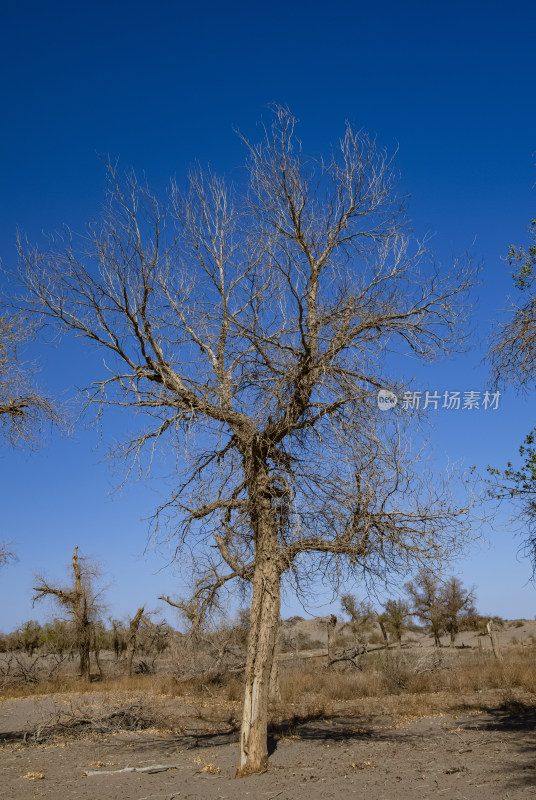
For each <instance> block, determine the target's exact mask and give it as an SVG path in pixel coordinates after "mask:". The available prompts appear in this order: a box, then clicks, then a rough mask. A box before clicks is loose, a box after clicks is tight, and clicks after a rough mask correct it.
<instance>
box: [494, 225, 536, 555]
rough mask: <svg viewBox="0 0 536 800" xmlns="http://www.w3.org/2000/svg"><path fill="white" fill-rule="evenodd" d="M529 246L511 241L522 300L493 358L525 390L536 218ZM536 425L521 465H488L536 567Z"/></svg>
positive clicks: (535, 306) (533, 339)
mask: <svg viewBox="0 0 536 800" xmlns="http://www.w3.org/2000/svg"><path fill="white" fill-rule="evenodd" d="M529 237H530V244H529V247H528V249H526V248H525V247H523V246H521V247H516V246H515V245H511V246H510V248H509V250H508V263H509V265H510V266H511V267H513V268H514V272H513V279H514V285H515V287H516V288H517V289H518V290H519V301H518V302H516V303H513V304H512V305H513V307H512V312H513V313H512V314H511V318H510V319H509V320H508V321H506V322H504V323H503V324H501V325H499V326H498V327H497V329H496V330H495V332H494V334H493V337H492V342H491V347H490V351H489V354H488V358H489V359H490V362H491V366H492V382H493V384H494V385H495V386H500V387H505V386H509V385H513V386H515V387H516V388H518V389H520V390H521V391H525V392H526V391H529V390H531V389H533V388H534V384H535V381H536V291H535V287H536V285H535V280H536V276H535V274H534V268H535V266H536V219H533V220H532V223H531V225H530V227H529ZM535 435H536V428H534V429H533V430H531V431H530V432H529V433H528V434H527V436H526V438H525V441H524V443H523V444H522V445H521V447H520V448H519V455H520V457H521V466H514V464H513V463H512V462H508V464H507V466H506V469H498V468H497V467H488V472H489V473H490V475H491V476H492V481H491V487H490V494H491V495H492V496H493V497H495V498H497V499H499V500H504V499H507V500H510V501H512V503H513V505H514V507H516V508H517V511H518V516H519V519H520V520H521V521H522V523H523V524H524V525H525V526H526V529H527V535H526V536H525V538H524V549H525V553H526V555H527V556H528V557H529V558H530V560H531V563H532V567H533V570H536V449H535V447H534V440H535Z"/></svg>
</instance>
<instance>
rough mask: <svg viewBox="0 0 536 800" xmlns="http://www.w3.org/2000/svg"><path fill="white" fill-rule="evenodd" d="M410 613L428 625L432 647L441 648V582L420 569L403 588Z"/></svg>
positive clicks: (442, 617) (425, 570) (428, 572)
mask: <svg viewBox="0 0 536 800" xmlns="http://www.w3.org/2000/svg"><path fill="white" fill-rule="evenodd" d="M404 588H405V590H406V592H407V594H408V597H409V600H410V603H411V610H412V613H413V614H415V616H416V617H418V618H419V619H420V620H421V621H422V622H424V623H427V624H428V625H430V630H431V632H432V634H433V637H434V645H435V646H436V647H441V639H440V637H441V630H442V627H443V624H444V622H445V609H444V607H443V604H442V601H441V582H440V581H439V579H438V578H437V577H436V576H435V575H434V574H433V573H432V572H430V571H429V570H427V569H422V570H420V571H419V573H418V574H417V576H416V578H415V580H414V581H409V582H408V583H406V584H405V586H404Z"/></svg>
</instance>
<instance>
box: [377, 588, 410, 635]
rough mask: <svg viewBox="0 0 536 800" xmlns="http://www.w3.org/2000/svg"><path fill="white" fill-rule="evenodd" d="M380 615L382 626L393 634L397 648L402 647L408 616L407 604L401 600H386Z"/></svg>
mask: <svg viewBox="0 0 536 800" xmlns="http://www.w3.org/2000/svg"><path fill="white" fill-rule="evenodd" d="M384 609H385V610H384V612H383V614H382V620H383V624H384V625H385V628H386V630H387V631H389V632H390V633H392V634H393V636H394V639H395V641H396V643H397V645H398V647H402V635H403V633H404V631H405V629H406V620H407V618H408V617H409V616H410V610H409V606H408V604H407V603H405V602H404V601H403V600H392V599H391V600H387V602H386V603H385V606H384Z"/></svg>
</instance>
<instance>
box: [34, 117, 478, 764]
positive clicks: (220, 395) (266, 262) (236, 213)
mask: <svg viewBox="0 0 536 800" xmlns="http://www.w3.org/2000/svg"><path fill="white" fill-rule="evenodd" d="M294 129H295V120H294V118H293V117H292V115H291V114H290V113H289V112H288V111H287V110H286V109H283V108H276V109H275V115H274V122H273V125H272V126H271V127H270V128H268V129H266V130H265V135H264V139H263V141H262V142H261V143H260V144H250V143H248V142H247V141H245V140H244V144H245V147H246V150H247V153H248V160H247V168H248V174H249V183H248V185H247V187H245V188H244V189H235V188H233V187H228V186H227V185H226V184H225V183H224V181H223V180H222V179H220V178H219V177H216V176H215V175H213V174H212V173H210V172H201V171H195V172H192V173H191V174H190V176H189V182H188V188H187V189H186V190H185V191H182V190H181V189H180V188H179V186H177V185H176V184H173V185H172V187H171V191H170V194H169V197H168V199H167V200H166V201H165V202H164V203H161V202H160V201H159V200H158V199H157V198H156V197H155V195H154V194H153V193H152V192H151V191H150V190H149V189H148V188H147V186H145V185H143V184H140V183H138V182H137V180H136V178H135V177H134V175H133V174H129V175H127V176H126V177H122V176H120V175H119V174H118V172H117V170H116V168H115V167H114V166H113V165H110V166H109V168H108V177H109V195H108V204H107V210H106V213H105V215H104V216H103V218H102V219H100V220H99V221H98V222H95V223H92V224H91V225H89V227H88V229H87V231H86V233H85V234H84V235H83V236H74V235H72V234H71V232H70V231H65V233H64V234H63V235H62V236H59V237H54V238H52V239H51V240H50V242H49V245H48V246H47V247H46V248H45V249H39V248H34V247H31V246H29V244H28V243H27V242H25V241H21V242H20V247H19V251H20V264H21V274H22V277H23V281H24V283H25V285H26V287H27V295H26V297H27V302H26V307H29V308H36V309H38V310H39V312H40V313H43V314H44V315H45V316H46V317H48V318H49V319H50V321H51V322H53V323H56V324H58V325H60V326H63V327H64V328H65V329H67V330H69V331H71V332H73V333H74V334H75V335H77V336H82V337H84V338H85V339H86V340H88V341H89V342H91V343H92V344H93V345H94V346H96V347H98V348H99V349H100V350H101V351H102V352H103V353H105V352H106V353H108V354H109V355H108V358H107V360H106V364H107V366H108V370H109V372H108V373H107V374H105V375H102V376H95V381H94V383H93V384H92V387H91V389H90V390H89V397H90V400H92V401H93V402H95V403H97V404H99V407H100V409H101V410H104V409H105V408H106V406H108V405H110V404H113V405H116V406H121V407H124V408H129V409H134V410H136V411H141V412H144V413H143V415H142V416H141V417H139V418H140V419H141V421H142V422H141V428H140V431H139V434H138V435H135V436H133V437H132V438H130V439H129V440H128V441H125V442H124V443H123V444H122V445H120V446H119V448H118V449H117V451H116V454H117V455H119V456H120V457H124V458H125V459H127V460H128V461H129V462H130V463H131V464H132V463H136V464H138V465H140V467H143V466H145V465H146V464H147V461H149V462H150V460H151V458H152V456H153V454H154V452H155V451H156V449H157V448H158V447H159V446H160V445H164V443H165V447H166V448H167V452H173V453H175V454H176V458H177V471H178V473H179V476H178V477H176V479H175V486H176V489H175V490H174V491H173V493H172V496H171V497H170V498H169V501H168V502H166V503H165V504H163V506H162V507H161V508H160V509H159V510H158V513H157V515H156V524H157V527H158V526H159V525H160V524H162V523H163V521H164V520H166V519H168V520H170V521H171V524H172V525H173V526H174V529H175V532H176V536H177V549H180V548H181V546H182V545H183V544H187V545H188V547H189V548H191V549H192V551H193V553H194V560H195V558H196V553H198V554H200V553H203V554H204V558H205V563H206V565H207V566H206V569H205V570H204V572H203V574H202V575H201V576H200V578H199V582H198V588H199V589H200V591H201V593H202V596H201V598H200V599H199V604H200V607H201V606H202V604H203V602H204V599H205V598H207V597H209V596H210V593H211V592H212V588H211V587H213V586H214V585H217V589H220V588H221V587H223V586H227V585H229V582H230V581H232V580H236V579H238V580H242V581H249V582H251V586H252V603H251V612H250V631H249V642H248V659H247V666H246V687H245V702H244V716H243V721H242V731H241V737H240V761H239V772H238V774H239V775H246V774H248V773H251V772H255V771H257V770H259V769H262V768H263V767H264V766H265V764H266V761H267V742H266V730H267V703H268V690H269V677H270V672H271V667H272V662H273V656H274V651H275V647H276V638H277V629H278V621H279V607H280V580H281V576H282V575H283V574H284V573H287V572H289V573H290V574H292V575H294V576H295V577H297V578H300V577H303V576H304V575H305V576H311V575H312V574H315V573H318V572H320V574H321V575H328V574H329V575H332V576H334V579H335V580H337V578H338V577H339V576H340V575H341V574H342V570H344V569H348V568H349V569H351V570H354V571H355V570H357V571H359V572H360V573H361V574H363V575H374V574H380V575H385V574H386V573H387V572H389V571H400V572H402V573H405V572H406V571H407V570H409V569H410V568H411V567H412V566H414V565H415V564H417V565H418V564H422V563H426V562H427V561H428V560H429V559H436V558H441V557H444V556H446V555H449V554H451V553H452V552H453V551H454V550H456V549H457V548H458V547H459V546H460V544H461V542H462V540H463V537H464V536H465V535H466V533H467V527H466V519H467V513H466V512H467V509H466V508H459V506H458V505H456V503H455V502H454V501H453V500H452V498H451V496H450V493H449V490H448V486H445V485H440V484H438V483H432V482H429V481H427V480H425V479H424V478H423V476H422V474H420V473H419V471H418V470H417V469H416V467H415V461H414V457H411V456H410V454H409V453H408V450H407V447H406V444H405V443H404V437H403V435H402V433H401V427H400V426H401V424H402V422H401V420H400V417H399V415H397V414H396V413H395V412H393V413H392V414H390V415H389V414H387V415H386V414H385V413H383V412H380V411H379V410H378V407H377V400H376V398H377V393H378V391H379V390H380V389H388V390H392V391H393V392H395V393H397V394H400V392H401V391H402V390H403V388H404V384H403V382H402V381H401V380H400V381H399V380H397V378H396V376H397V375H400V374H401V373H402V371H401V370H400V368H396V369H395V368H394V366H393V364H394V361H393V358H392V357H391V356H392V354H393V353H396V354H398V356H399V357H400V356H404V355H411V357H412V359H413V360H412V361H411V363H414V360H415V359H419V360H425V361H427V360H432V359H435V358H437V357H438V356H440V355H441V354H443V353H446V352H449V351H451V350H453V349H458V348H459V347H460V342H461V341H462V335H461V330H460V322H461V321H462V320H463V317H464V316H465V311H464V304H465V302H466V292H467V290H468V288H469V287H470V285H471V282H472V275H471V272H470V270H468V269H466V268H465V267H464V266H463V265H460V264H456V265H455V266H454V268H453V269H452V270H451V271H449V272H446V273H443V272H441V270H439V269H438V268H436V266H435V265H434V263H433V260H432V258H431V256H430V254H429V253H428V251H427V249H426V247H425V246H424V245H420V244H418V243H415V242H412V241H411V239H410V238H409V237H408V236H407V235H406V230H405V226H406V221H405V216H404V212H403V209H402V207H401V205H400V203H399V201H398V200H397V198H396V195H395V193H394V188H393V175H392V171H391V164H390V160H389V158H388V157H387V156H386V154H385V153H384V152H382V151H381V150H379V149H378V148H377V147H376V146H375V143H374V142H373V141H371V140H370V139H369V138H367V137H366V136H365V135H363V134H356V133H355V132H354V131H353V130H352V129H351V128H350V127H349V126H347V127H346V130H345V132H344V134H343V137H342V139H341V140H340V142H339V143H338V145H337V147H335V148H334V150H333V152H332V154H331V155H330V156H329V158H328V159H327V160H325V161H319V160H315V159H309V158H306V156H305V155H304V154H303V152H302V148H301V144H300V142H299V140H298V139H297V138H296V135H295V130H294ZM144 459H147V461H144ZM210 546H211V547H210ZM207 553H208V555H207ZM205 578H206V580H205Z"/></svg>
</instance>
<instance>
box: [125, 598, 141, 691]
mask: <svg viewBox="0 0 536 800" xmlns="http://www.w3.org/2000/svg"><path fill="white" fill-rule="evenodd" d="M144 610H145V607H144V606H141V607H140V608H138V610H137V611H136V613H135V614H134V616H133V617H132V619H131V620H130V622H129V626H128V627H129V631H128V640H127V658H126V673H127V675H129V676H130V675H132V660H133V658H134V653H135V652H136V647H137V645H138V628H139V627H140V622H141V618H142V616H143V612H144Z"/></svg>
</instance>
